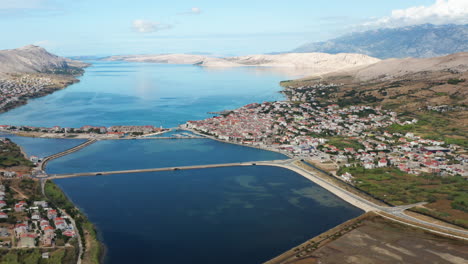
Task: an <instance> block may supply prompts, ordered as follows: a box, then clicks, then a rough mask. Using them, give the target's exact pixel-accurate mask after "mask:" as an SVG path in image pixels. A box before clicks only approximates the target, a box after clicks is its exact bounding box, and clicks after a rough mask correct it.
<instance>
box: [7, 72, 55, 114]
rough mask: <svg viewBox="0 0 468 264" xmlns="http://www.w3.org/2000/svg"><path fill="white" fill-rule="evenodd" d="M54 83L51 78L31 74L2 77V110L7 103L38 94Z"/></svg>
mask: <svg viewBox="0 0 468 264" xmlns="http://www.w3.org/2000/svg"><path fill="white" fill-rule="evenodd" d="M52 84H53V82H52V80H51V79H50V78H47V77H35V76H31V75H23V76H21V77H17V78H9V79H0V111H1V110H2V109H3V108H5V107H6V106H7V105H9V104H14V103H15V102H16V101H18V100H19V98H21V97H25V96H31V95H34V94H37V93H39V92H41V90H42V89H44V88H45V87H47V86H49V85H52Z"/></svg>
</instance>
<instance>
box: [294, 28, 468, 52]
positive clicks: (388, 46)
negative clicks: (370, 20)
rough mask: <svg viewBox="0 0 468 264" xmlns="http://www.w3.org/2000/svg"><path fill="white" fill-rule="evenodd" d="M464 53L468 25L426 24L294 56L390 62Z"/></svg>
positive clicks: (309, 48)
mask: <svg viewBox="0 0 468 264" xmlns="http://www.w3.org/2000/svg"><path fill="white" fill-rule="evenodd" d="M464 51H468V25H440V26H436V25H431V24H423V25H416V26H409V27H401V28H383V29H378V30H371V31H366V32H359V33H352V34H349V35H345V36H342V37H338V38H336V39H331V40H329V41H325V42H313V43H307V44H305V45H303V46H301V47H298V48H296V49H294V50H293V51H292V52H326V53H331V54H336V53H343V52H349V53H361V54H366V55H369V56H372V57H376V58H380V59H387V58H406V57H413V58H429V57H436V56H443V55H448V54H452V53H457V52H464Z"/></svg>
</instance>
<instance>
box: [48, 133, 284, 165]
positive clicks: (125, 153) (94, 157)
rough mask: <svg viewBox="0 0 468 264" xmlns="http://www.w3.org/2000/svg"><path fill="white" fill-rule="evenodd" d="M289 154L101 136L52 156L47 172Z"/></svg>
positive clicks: (193, 142)
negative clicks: (60, 154) (72, 149)
mask: <svg viewBox="0 0 468 264" xmlns="http://www.w3.org/2000/svg"><path fill="white" fill-rule="evenodd" d="M287 158H288V157H287V156H285V155H283V154H279V153H276V152H271V151H265V150H260V149H254V148H248V147H243V146H239V145H233V144H228V143H222V142H218V141H214V140H211V139H135V140H102V141H98V142H96V143H94V144H92V145H91V146H89V147H86V148H84V149H82V150H80V151H77V152H75V153H72V154H70V155H67V156H65V157H62V158H59V159H56V160H52V161H51V162H50V163H49V164H48V165H47V168H46V169H47V173H52V174H55V173H75V172H96V171H115V170H131V169H147V168H163V167H173V166H189V165H206V164H217V163H218V164H219V163H235V162H247V161H262V160H280V159H287Z"/></svg>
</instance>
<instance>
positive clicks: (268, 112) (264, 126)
mask: <svg viewBox="0 0 468 264" xmlns="http://www.w3.org/2000/svg"><path fill="white" fill-rule="evenodd" d="M337 86H338V85H337V84H318V85H314V86H309V87H301V88H296V89H286V90H285V92H284V93H285V94H286V95H287V96H288V98H289V101H281V102H265V103H261V104H258V103H254V104H250V105H246V106H244V107H241V108H239V109H236V110H233V111H230V112H229V113H226V114H224V115H220V116H216V117H213V118H209V119H206V120H201V121H189V122H187V124H186V125H185V127H186V128H188V129H192V130H194V131H197V132H199V133H203V134H207V135H210V136H213V137H215V138H217V139H220V140H224V141H228V142H235V143H241V144H244V145H250V146H255V147H260V148H265V149H270V150H276V151H279V152H286V153H288V154H291V155H296V156H301V157H309V158H313V159H316V160H318V161H320V162H321V163H327V162H331V163H333V164H335V165H336V170H335V171H338V168H339V167H343V166H344V167H355V166H362V167H364V168H365V169H373V168H379V167H380V168H382V167H396V168H398V169H399V170H401V171H403V172H406V173H411V174H415V175H417V174H421V173H430V174H435V175H439V176H454V175H460V176H462V177H468V155H466V154H464V153H463V148H462V147H460V146H458V145H455V144H446V143H445V142H443V141H440V140H431V139H423V138H421V137H420V136H417V135H415V134H414V133H412V132H393V131H392V130H394V129H393V128H395V127H405V126H409V125H413V124H416V123H417V122H418V120H415V119H413V120H405V121H403V120H401V119H400V118H398V115H397V113H396V112H392V111H388V110H383V109H382V108H381V107H378V106H377V107H372V106H346V107H340V106H339V105H337V104H324V103H323V102H319V101H316V100H315V98H316V97H317V96H321V97H326V96H327V95H328V94H330V93H332V92H333V90H334V88H335V87H337ZM337 176H340V177H342V178H343V179H344V180H345V181H348V182H351V183H352V182H353V176H352V175H350V174H349V173H347V174H346V175H337Z"/></svg>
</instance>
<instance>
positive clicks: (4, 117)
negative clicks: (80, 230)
mask: <svg viewBox="0 0 468 264" xmlns="http://www.w3.org/2000/svg"><path fill="white" fill-rule="evenodd" d="M289 77H290V76H286V75H284V74H281V73H275V72H272V71H269V70H268V69H257V68H234V69H221V70H210V69H205V68H201V67H196V66H188V65H161V64H148V63H126V62H94V65H93V66H92V67H90V68H88V69H86V73H85V75H84V76H82V77H80V79H81V82H80V83H77V84H74V85H72V86H69V87H68V88H66V89H64V90H61V91H58V92H55V93H53V94H51V95H48V96H45V97H42V98H37V99H34V100H31V101H30V102H29V103H28V104H27V105H25V106H21V107H19V108H16V109H14V110H12V111H10V112H7V113H4V114H0V124H11V125H32V126H55V125H59V126H62V127H81V126H83V125H99V126H111V125H155V126H164V127H175V126H177V125H179V124H183V123H185V122H186V121H188V120H198V119H204V118H207V117H210V116H211V115H210V114H208V112H212V111H221V110H225V109H234V108H238V107H240V106H243V105H245V104H249V103H252V102H263V101H274V100H282V99H283V97H282V95H281V94H280V93H279V91H280V90H281V88H280V86H279V85H278V83H279V81H281V80H284V79H288V78H289ZM7 137H10V138H11V139H12V140H13V141H14V142H16V143H18V144H20V145H21V146H22V147H23V149H24V150H25V152H27V154H28V155H36V156H39V157H45V156H48V155H51V154H53V153H56V152H60V151H63V150H65V149H68V148H71V147H73V146H75V145H78V144H80V143H82V142H83V141H82V140H76V139H43V138H23V137H18V136H11V135H7ZM286 158H287V157H286V156H284V155H282V154H279V153H275V152H269V151H264V150H259V149H254V148H248V147H243V146H238V145H232V144H226V143H221V142H218V141H213V140H209V139H148V140H108V141H99V142H97V143H94V144H92V145H90V146H88V147H87V148H84V149H82V150H80V151H78V152H75V153H73V154H70V155H67V156H65V157H61V158H59V159H56V160H53V161H51V162H50V163H49V164H48V165H47V172H48V173H73V172H95V171H107V170H129V169H143V168H157V167H172V166H186V165H203V164H215V163H235V162H246V161H262V160H278V159H286ZM55 182H56V183H57V184H58V185H59V186H60V187H61V188H62V190H63V191H64V192H65V193H66V194H67V195H68V197H69V198H70V199H71V200H72V201H73V202H74V203H75V204H76V205H77V206H78V207H79V208H80V209H81V210H83V212H84V213H86V214H87V215H88V217H89V218H90V220H91V221H92V222H93V223H94V224H95V225H96V227H97V229H98V232H99V236H100V237H101V239H102V241H103V242H104V244H105V245H106V248H107V251H106V257H105V263H109V264H114V263H115V264H120V263H122V264H124V263H125V264H126V263H159V264H169V263H170V264H179V263H183V264H187V263H193V264H198V263H200V264H201V263H203V264H220V263H223V264H231V263H232V264H241V263H242V264H250V263H251V264H256V263H262V262H264V261H267V260H269V259H271V258H273V257H275V256H277V255H278V254H281V253H282V252H284V251H286V250H289V249H290V248H293V247H294V246H297V245H298V244H300V243H302V242H304V241H306V240H307V239H309V238H311V237H314V236H316V235H318V234H320V233H322V232H324V231H326V230H328V229H330V228H332V227H334V226H336V225H338V224H341V223H343V222H345V221H347V220H349V219H351V218H354V217H356V216H358V215H360V214H362V213H363V212H362V211H361V210H360V209H358V208H355V207H353V206H351V205H350V204H348V203H346V202H344V201H343V200H341V199H339V198H338V197H336V196H334V195H333V194H331V193H329V192H328V191H326V190H324V189H323V188H321V187H319V186H318V185H316V184H314V183H312V182H311V181H309V180H307V179H306V178H304V177H302V176H301V175H299V174H297V173H295V172H292V171H289V170H286V169H283V168H278V167H267V166H251V167H230V168H212V169H197V170H187V171H166V172H151V173H135V174H120V175H109V176H95V177H81V178H69V179H60V180H55Z"/></svg>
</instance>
